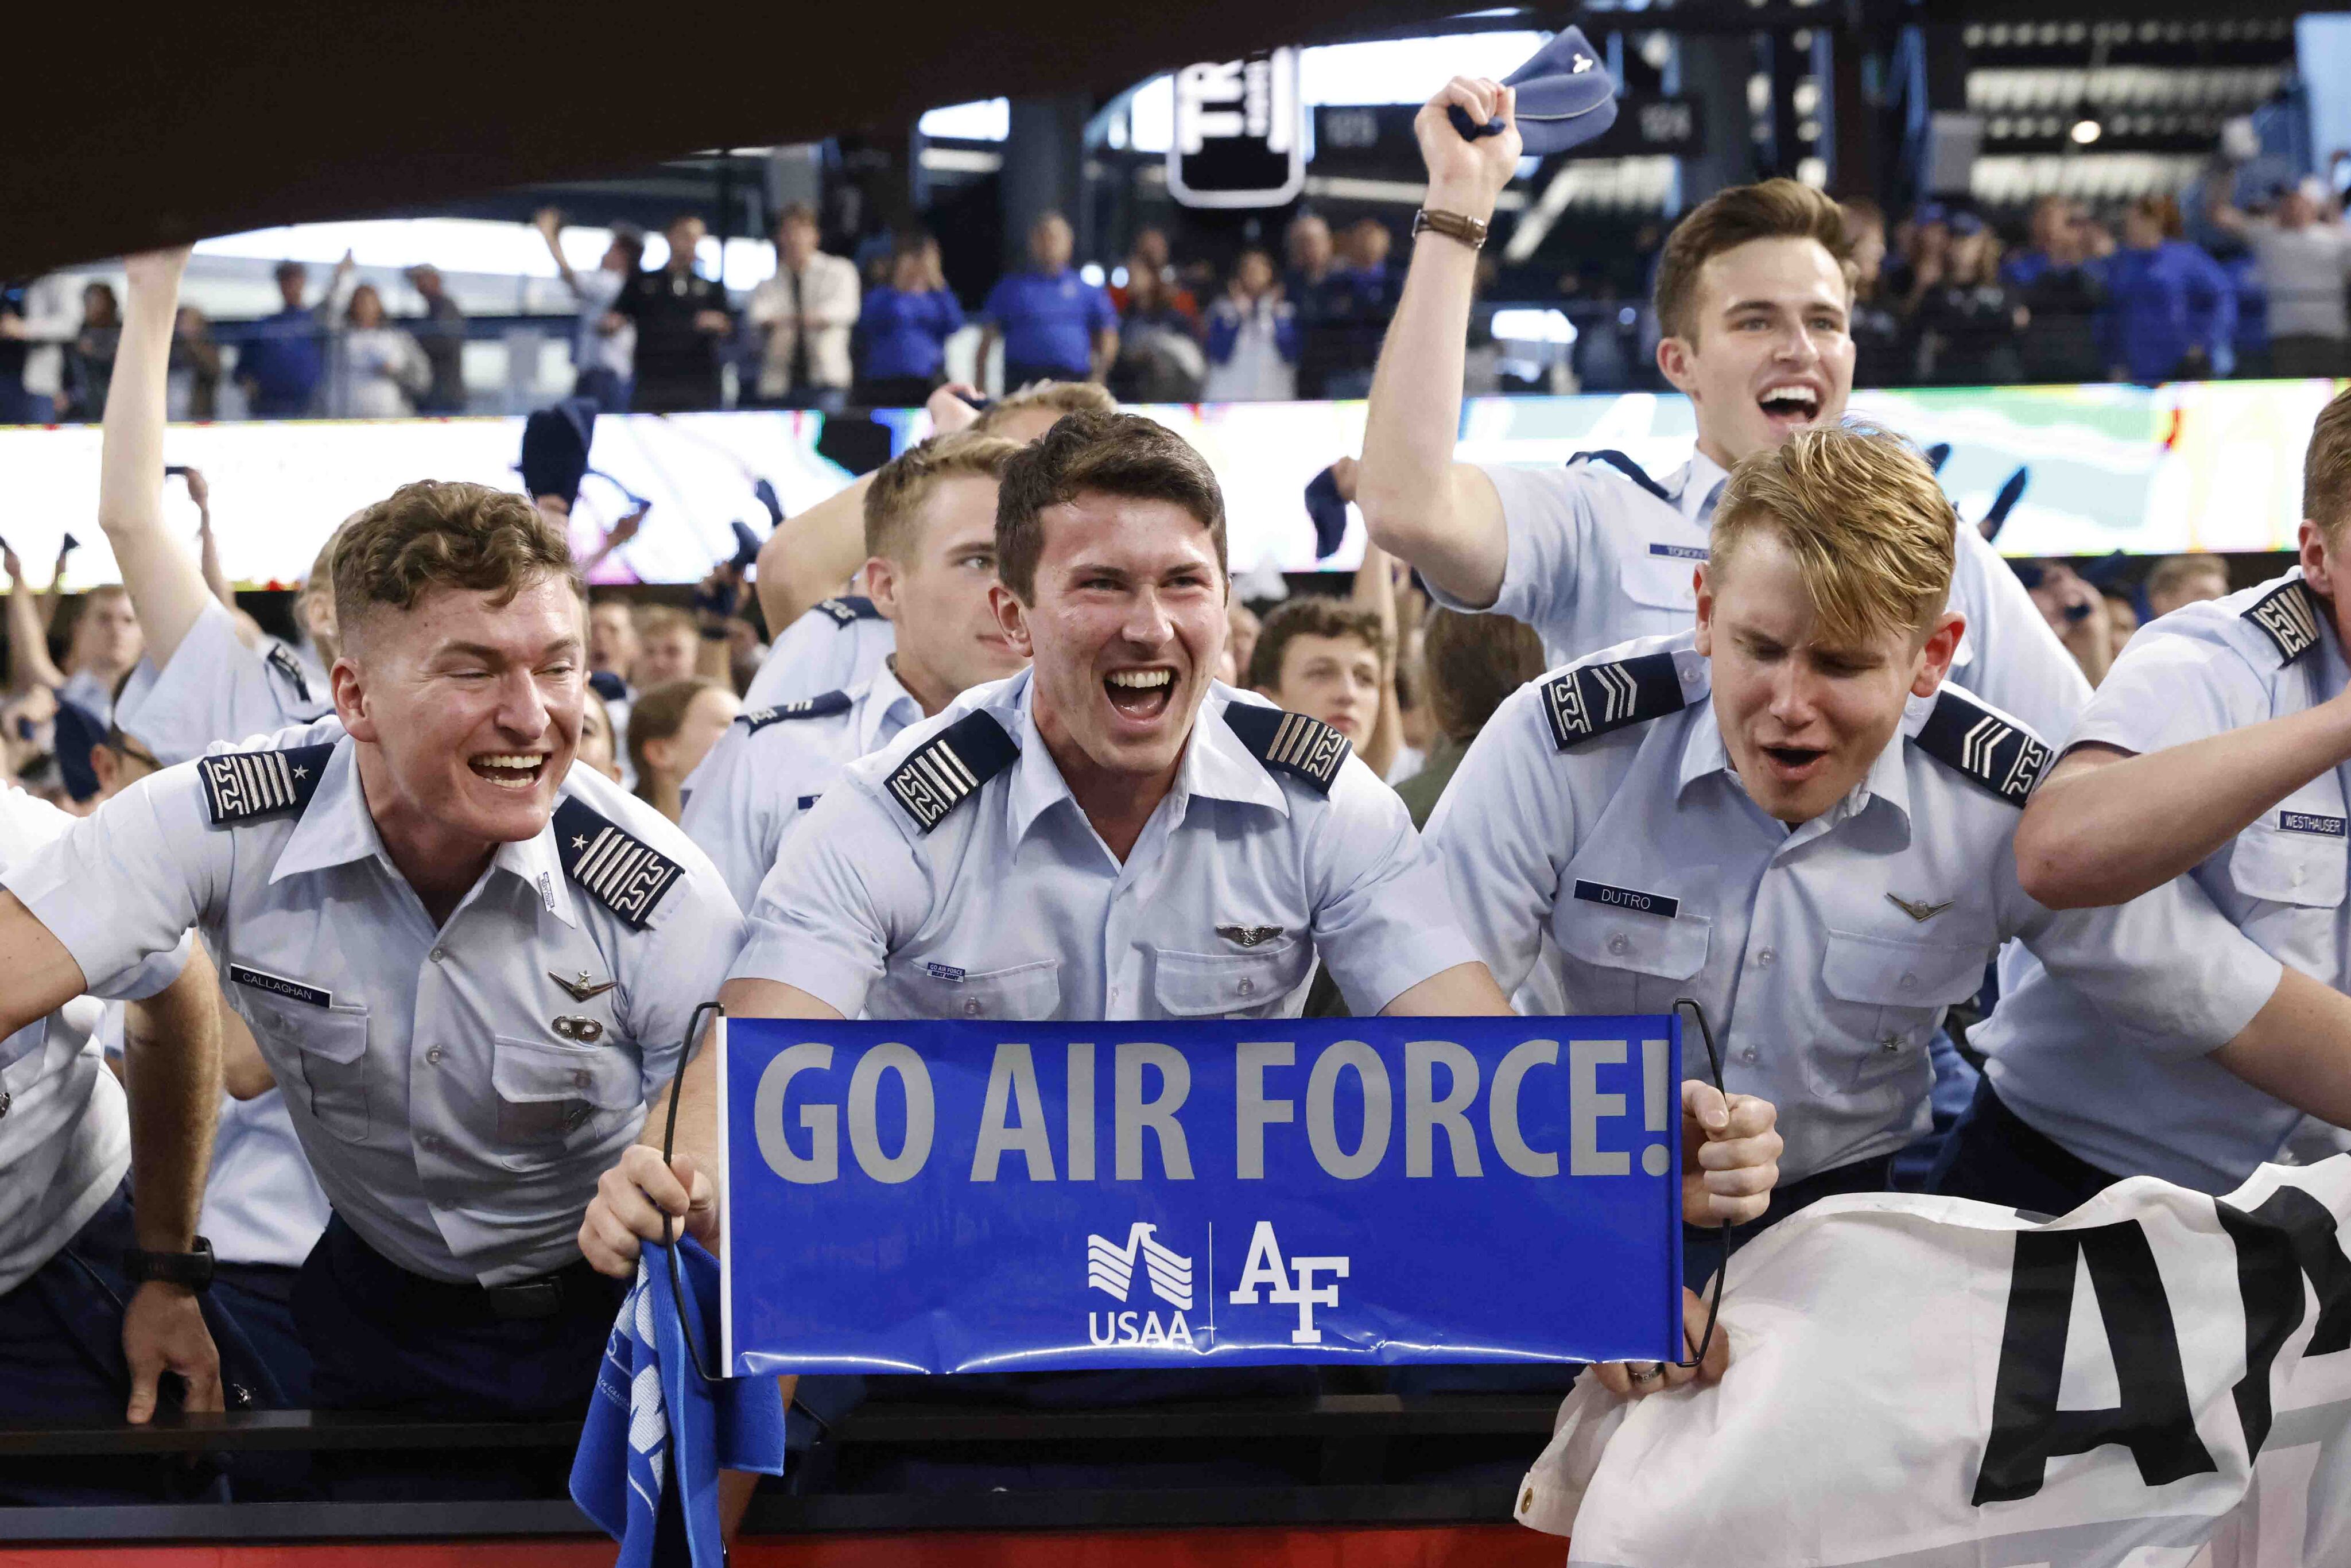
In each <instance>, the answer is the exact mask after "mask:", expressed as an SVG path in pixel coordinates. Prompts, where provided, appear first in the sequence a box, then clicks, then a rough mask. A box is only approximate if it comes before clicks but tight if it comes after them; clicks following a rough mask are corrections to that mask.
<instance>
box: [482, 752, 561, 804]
mask: <svg viewBox="0 0 2351 1568" xmlns="http://www.w3.org/2000/svg"><path fill="white" fill-rule="evenodd" d="M547 761H548V758H547V753H545V752H543V751H486V752H484V753H482V754H481V755H480V756H478V757H473V758H467V759H466V766H467V767H469V768H472V769H473V770H474V777H475V778H476V779H488V780H489V781H490V782H491V783H493V784H495V785H496V786H497V787H498V788H499V789H511V790H513V791H514V792H515V793H517V795H522V794H528V793H529V792H530V791H531V790H533V789H537V788H538V779H539V775H540V774H542V773H544V772H546V771H547Z"/></svg>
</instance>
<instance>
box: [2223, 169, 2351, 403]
mask: <svg viewBox="0 0 2351 1568" xmlns="http://www.w3.org/2000/svg"><path fill="white" fill-rule="evenodd" d="M2311 183H2312V184H2315V183H2316V182H2315V181H2313V182H2311ZM2226 198H2227V192H2226V188H2225V187H2224V186H2223V185H2221V183H2220V182H2218V181H2215V182H2214V191H2213V201H2212V207H2211V217H2212V221H2213V222H2214V223H2216V224H2218V225H2220V227H2222V228H2224V229H2227V230H2228V231H2230V232H2231V233H2232V234H2235V235H2239V236H2240V237H2241V238H2242V239H2243V240H2244V242H2245V246H2246V248H2247V249H2248V250H2250V251H2251V252H2252V258H2253V277H2254V279H2255V281H2256V282H2257V283H2258V284H2259V285H2260V287H2261V290H2262V297H2263V298H2264V299H2265V300H2266V302H2267V308H2268V325H2269V350H2270V371H2271V373H2272V374H2273V375H2280V376H2339V375H2344V374H2346V373H2351V355H2346V353H2345V351H2344V349H2345V342H2346V338H2351V322H2346V319H2345V312H2344V302H2343V287H2344V282H2345V279H2346V277H2351V228H2346V226H2345V225H2344V222H2343V218H2342V215H2341V214H2326V213H2325V212H2323V211H2322V210H2321V208H2320V205H2319V193H2318V192H2314V191H2313V190H2311V189H2309V188H2307V187H2306V186H2304V185H2303V184H2300V183H2296V184H2292V185H2286V186H2283V187H2282V188H2281V189H2280V190H2279V192H2278V193H2277V208H2276V211H2275V212H2274V213H2273V214H2272V215H2271V216H2268V217H2259V216H2255V215H2253V214H2249V213H2245V212H2242V211H2240V210H2239V209H2238V208H2236V207H2234V206H2231V205H2230V204H2228V201H2227V199H2226Z"/></svg>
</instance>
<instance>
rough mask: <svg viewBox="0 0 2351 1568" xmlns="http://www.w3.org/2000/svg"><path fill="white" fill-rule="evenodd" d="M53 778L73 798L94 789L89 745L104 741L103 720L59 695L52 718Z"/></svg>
mask: <svg viewBox="0 0 2351 1568" xmlns="http://www.w3.org/2000/svg"><path fill="white" fill-rule="evenodd" d="M56 732H57V741H56V746H57V781H58V782H59V783H61V784H63V785H64V786H65V787H66V793H67V794H68V795H70V796H72V797H73V798H74V799H75V800H89V798H90V797H91V796H93V795H95V794H97V793H98V770H97V769H96V768H92V767H91V766H90V765H89V754H90V751H91V748H92V747H98V746H102V745H104V744H105V742H106V721H105V720H104V719H101V718H99V716H98V715H96V714H94V713H92V712H90V711H89V709H88V708H86V707H84V706H81V705H80V704H79V703H69V702H66V701H64V700H63V699H60V700H59V701H58V703H57V720H56Z"/></svg>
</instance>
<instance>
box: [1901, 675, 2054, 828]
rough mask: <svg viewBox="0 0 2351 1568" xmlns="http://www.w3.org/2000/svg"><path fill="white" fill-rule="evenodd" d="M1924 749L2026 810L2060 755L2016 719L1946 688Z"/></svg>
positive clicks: (1922, 738)
mask: <svg viewBox="0 0 2351 1568" xmlns="http://www.w3.org/2000/svg"><path fill="white" fill-rule="evenodd" d="M1918 749H1919V750H1921V751H1923V752H1925V753H1926V754H1927V755H1928V756H1929V757H1931V758H1934V759H1935V760H1936V761H1938V762H1939V763H1941V764H1943V765H1944V766H1945V767H1947V768H1955V769H1957V770H1958V771H1959V773H1961V774H1963V775H1965V776H1966V777H1967V778H1968V779H1970V780H1971V781H1972V782H1974V783H1977V784H1980V785H1981V786H1983V788H1985V789H1989V790H1991V792H1992V793H1993V794H1995V795H1997V796H1999V797H2000V798H2001V800H2005V801H2007V802H2008V803H2009V804H2010V805H2011V806H2022V805H2023V804H2024V801H2025V798H2026V797H2027V796H2029V795H2031V794H2032V787H2033V786H2034V785H2036V784H2038V783H2040V782H2041V777H2042V775H2043V774H2044V773H2046V772H2048V771H2049V765H2050V764H2051V763H2053V762H2054V761H2056V760H2057V753H2056V752H2055V751H2054V750H2053V749H2052V748H2051V747H2049V746H2048V745H2047V744H2046V743H2044V742H2043V740H2042V739H2041V737H2039V736H2037V735H2034V734H2033V733H2032V731H2031V730H2029V729H2027V728H2025V727H2023V726H2022V725H2021V724H2019V723H2017V722H2016V721H2015V720H2013V719H2007V718H2002V717H2001V716H2000V715H1998V714H1996V713H1994V712H1992V711H1991V709H1990V708H1988V707H1985V706H1982V705H1981V704H1980V703H1977V702H1975V701H1973V700H1971V699H1970V698H1968V697H1965V696H1962V695H1959V693H1958V692H1955V691H1953V690H1952V689H1951V688H1950V687H1949V686H1945V687H1944V688H1943V692H1942V695H1940V696H1938V697H1937V698H1936V699H1935V708H1934V711H1933V712H1932V713H1929V714H1928V716H1927V722H1926V723H1925V724H1924V725H1923V726H1921V727H1919V730H1918Z"/></svg>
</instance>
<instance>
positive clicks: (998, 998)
mask: <svg viewBox="0 0 2351 1568" xmlns="http://www.w3.org/2000/svg"><path fill="white" fill-rule="evenodd" d="M891 989H892V990H893V992H895V993H896V996H895V1000H896V1003H897V1008H896V1009H893V1010H895V1011H896V1015H897V1016H899V1017H902V1018H917V1019H1010V1020H1014V1021H1026V1022H1032V1023H1033V1022H1036V1021H1038V1020H1040V1019H1050V1018H1051V1017H1052V1016H1053V1015H1054V1013H1055V1012H1056V1011H1058V1010H1059V1009H1060V1008H1061V963H1060V961H1059V960H1057V959H1052V958H1040V959H1038V960H1036V961H1035V962H1033V963H1029V964H1014V965H1011V966H1009V967H1006V968H1002V969H985V970H980V971H977V972H968V971H958V970H955V969H951V968H949V967H947V966H946V965H944V964H942V965H931V964H916V965H914V966H912V967H908V968H906V969H903V970H901V971H899V972H898V974H896V975H895V976H894V977H893V980H892V985H891ZM875 1016H877V1017H880V1016H887V1015H883V1014H876V1015H875Z"/></svg>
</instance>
